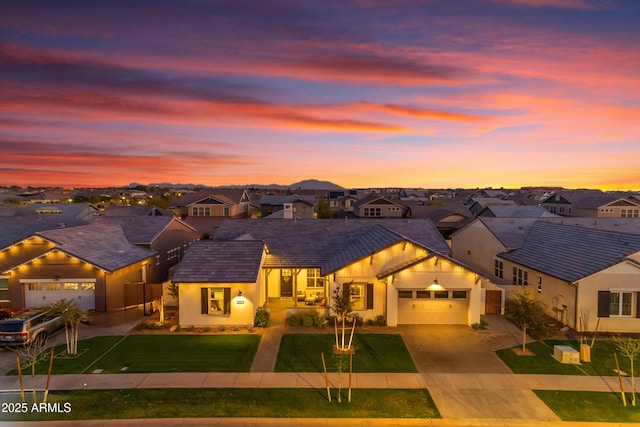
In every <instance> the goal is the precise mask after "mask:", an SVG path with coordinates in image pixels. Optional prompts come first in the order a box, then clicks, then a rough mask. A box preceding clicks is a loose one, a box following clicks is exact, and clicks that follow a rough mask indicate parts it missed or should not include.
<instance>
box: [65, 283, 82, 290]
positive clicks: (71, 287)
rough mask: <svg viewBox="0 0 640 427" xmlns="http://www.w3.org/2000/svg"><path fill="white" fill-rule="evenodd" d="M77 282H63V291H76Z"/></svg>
mask: <svg viewBox="0 0 640 427" xmlns="http://www.w3.org/2000/svg"><path fill="white" fill-rule="evenodd" d="M78 286H79V285H78V283H75V282H65V284H64V290H65V291H77V290H78Z"/></svg>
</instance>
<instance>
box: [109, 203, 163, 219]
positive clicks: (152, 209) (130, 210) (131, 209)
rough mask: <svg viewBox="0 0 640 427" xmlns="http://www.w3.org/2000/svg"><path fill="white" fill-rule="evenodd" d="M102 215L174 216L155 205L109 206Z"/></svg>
mask: <svg viewBox="0 0 640 427" xmlns="http://www.w3.org/2000/svg"><path fill="white" fill-rule="evenodd" d="M101 214H102V215H103V216H169V217H170V216H173V214H172V213H171V212H169V211H167V210H165V209H162V208H159V207H157V206H153V205H151V206H149V205H142V206H140V205H138V206H118V205H109V206H107V207H106V208H104V209H103V210H102V212H101Z"/></svg>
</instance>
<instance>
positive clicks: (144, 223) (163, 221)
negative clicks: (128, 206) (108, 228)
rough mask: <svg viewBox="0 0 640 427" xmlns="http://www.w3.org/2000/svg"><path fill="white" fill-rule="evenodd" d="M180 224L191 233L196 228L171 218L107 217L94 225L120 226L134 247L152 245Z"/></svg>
mask: <svg viewBox="0 0 640 427" xmlns="http://www.w3.org/2000/svg"><path fill="white" fill-rule="evenodd" d="M172 222H179V223H181V224H183V225H184V227H185V228H186V229H188V230H191V231H194V232H195V231H196V230H195V228H193V227H191V226H190V225H188V224H186V223H185V222H184V221H182V220H180V219H178V218H176V217H174V216H173V215H169V216H106V217H99V218H97V219H95V220H94V221H93V223H101V224H118V225H120V226H121V227H122V230H123V231H124V234H125V236H127V240H129V242H131V243H133V244H134V245H151V244H152V243H153V242H154V241H155V240H156V239H157V238H158V236H159V235H160V234H161V233H162V232H163V231H164V230H165V229H166V228H167V227H168V226H169V224H171V223H172Z"/></svg>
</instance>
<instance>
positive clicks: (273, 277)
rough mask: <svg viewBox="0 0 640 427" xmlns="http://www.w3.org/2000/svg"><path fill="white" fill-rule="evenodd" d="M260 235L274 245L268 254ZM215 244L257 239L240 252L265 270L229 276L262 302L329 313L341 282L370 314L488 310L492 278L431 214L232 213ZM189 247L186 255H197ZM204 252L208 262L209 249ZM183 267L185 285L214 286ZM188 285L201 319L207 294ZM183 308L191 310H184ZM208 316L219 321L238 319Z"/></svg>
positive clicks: (472, 316)
mask: <svg viewBox="0 0 640 427" xmlns="http://www.w3.org/2000/svg"><path fill="white" fill-rule="evenodd" d="M255 242H262V243H263V244H264V245H265V248H266V249H265V253H264V257H263V259H262V260H261V261H260V260H259V258H260V257H258V255H257V253H258V249H257V247H258V246H259V243H255ZM209 244H210V249H208V250H209V251H210V252H209V254H210V256H211V257H213V256H214V254H215V253H224V251H225V249H224V248H225V246H224V245H229V244H235V245H238V246H237V247H238V248H242V245H243V244H245V245H249V246H251V245H255V246H256V248H254V249H253V252H251V255H246V259H245V258H244V255H243V253H244V252H242V250H240V249H239V250H238V252H237V256H238V257H239V258H243V261H242V262H246V263H247V265H248V266H250V267H251V268H253V267H255V266H257V265H260V273H259V274H252V275H251V276H250V277H243V278H242V279H240V278H238V279H235V280H231V279H224V280H227V282H225V283H228V284H229V285H228V286H226V287H228V288H230V289H231V290H230V291H229V292H231V293H230V294H229V296H230V297H234V296H235V294H236V292H237V291H240V290H242V292H243V296H245V298H247V299H250V302H251V304H252V307H253V308H254V309H255V308H257V307H258V306H261V305H265V306H268V302H269V299H271V298H278V299H284V300H287V301H289V302H290V308H289V312H293V311H305V310H313V311H318V312H321V313H323V314H329V311H328V309H329V307H330V305H331V297H332V295H333V294H334V292H336V289H343V288H344V287H345V286H348V288H349V292H350V293H351V298H352V304H353V307H354V312H355V313H357V314H358V315H360V316H361V317H362V318H363V319H365V320H366V319H374V318H375V317H376V316H384V317H385V319H386V322H387V325H388V326H396V325H399V324H437V323H447V324H465V325H470V324H472V323H475V322H479V321H480V315H481V314H484V304H483V288H484V287H485V286H486V285H487V284H488V283H489V282H488V281H487V280H486V279H485V278H483V277H482V276H481V275H479V274H478V273H477V272H475V271H473V270H471V269H470V268H468V267H465V266H464V265H462V264H461V263H459V262H456V261H454V260H453V259H452V258H451V257H450V256H449V253H450V250H449V246H448V245H447V243H446V242H445V241H444V239H443V238H442V236H441V235H440V233H439V232H438V230H437V229H436V228H435V227H434V226H433V224H432V223H431V222H430V221H428V220H404V221H401V220H349V221H342V220H299V221H287V220H272V221H256V220H228V221H225V222H224V223H223V224H222V225H221V226H220V228H218V229H217V230H216V233H215V235H214V240H213V241H211V242H209ZM216 245H220V247H219V248H217V247H216ZM234 247H236V246H234ZM251 247H253V246H251ZM196 248H200V246H199V245H198V246H195V245H192V247H191V248H189V251H191V250H200V251H202V253H206V251H205V249H196ZM243 250H244V249H243ZM189 251H188V253H187V255H186V256H185V259H184V260H183V262H185V261H189V260H190V259H191V257H190V255H189ZM199 257H200V259H202V260H203V261H202V262H203V263H205V264H206V262H208V261H204V259H208V258H207V257H206V256H205V255H202V254H200V255H199ZM211 260H212V261H211V262H216V261H214V260H213V258H211ZM182 269H183V267H181V266H178V271H180V275H178V276H177V277H176V276H174V279H173V280H174V282H175V283H179V287H182V286H183V284H182V283H195V284H196V286H195V287H196V288H197V287H198V286H200V288H204V287H206V286H204V285H202V283H205V282H203V281H202V280H201V279H200V278H190V277H189V269H184V270H182ZM233 269H234V270H235V269H236V268H235V267H234V268H233ZM252 271H253V270H252ZM216 280H218V279H216ZM207 283H208V282H207ZM211 283H218V282H215V281H214V282H211ZM188 286H190V287H189V289H190V291H189V293H188V294H187V293H186V291H185V294H184V295H185V299H186V300H185V299H183V293H182V290H181V291H180V312H181V315H180V316H181V319H180V322H181V325H184V326H189V325H194V326H195V325H196V324H199V323H197V322H198V321H201V320H202V318H200V317H197V316H199V315H195V316H196V317H197V318H193V317H190V316H192V315H194V314H193V313H194V310H196V308H198V310H200V305H199V304H200V303H199V301H201V299H202V297H201V294H199V293H198V291H197V290H196V291H194V290H193V289H192V286H193V285H188ZM256 287H258V288H259V289H256ZM245 290H246V291H245ZM200 292H202V291H200ZM185 307H187V308H185ZM233 307H235V306H234V305H233V304H232V305H231V311H233ZM183 310H189V311H190V313H191V314H185V317H182V316H183V315H182V312H183ZM198 310H196V311H197V312H198V313H200V311H198ZM206 319H207V321H208V322H209V323H208V324H211V325H213V324H217V323H219V322H227V321H231V319H230V318H229V319H221V318H220V317H215V316H212V317H207V318H206ZM189 322H193V323H189Z"/></svg>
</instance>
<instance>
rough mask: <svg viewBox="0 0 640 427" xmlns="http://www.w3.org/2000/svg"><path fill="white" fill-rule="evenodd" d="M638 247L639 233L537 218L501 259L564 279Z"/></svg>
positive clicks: (586, 272) (595, 269)
mask: <svg viewBox="0 0 640 427" xmlns="http://www.w3.org/2000/svg"><path fill="white" fill-rule="evenodd" d="M638 251H640V235H639V234H631V233H619V232H614V231H606V230H597V229H593V228H586V227H577V226H571V225H564V224H555V223H550V222H544V221H538V222H536V223H534V224H533V226H532V227H531V229H530V231H529V233H528V234H527V237H526V238H525V240H524V242H523V244H522V246H521V247H520V248H519V249H516V250H514V251H511V252H505V253H502V254H500V256H501V257H502V258H504V259H507V260H510V261H512V262H515V263H518V264H520V265H523V266H525V267H528V268H531V269H534V270H536V271H539V272H541V273H544V274H548V275H550V276H553V277H556V278H558V279H561V280H566V281H568V282H574V281H577V280H580V279H581V278H584V277H587V276H589V275H591V274H593V273H596V272H598V271H601V270H603V269H605V268H607V267H610V266H612V265H615V264H618V263H620V262H622V261H623V260H624V259H625V258H626V257H627V256H629V255H631V254H633V253H636V252H638Z"/></svg>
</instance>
